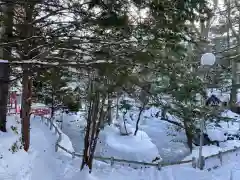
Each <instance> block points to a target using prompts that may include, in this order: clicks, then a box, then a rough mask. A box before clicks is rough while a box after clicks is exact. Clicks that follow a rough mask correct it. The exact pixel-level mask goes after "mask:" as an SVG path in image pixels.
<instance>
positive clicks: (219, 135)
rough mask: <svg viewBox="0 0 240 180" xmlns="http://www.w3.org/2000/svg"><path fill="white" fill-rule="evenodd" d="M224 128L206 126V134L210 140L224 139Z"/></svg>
mask: <svg viewBox="0 0 240 180" xmlns="http://www.w3.org/2000/svg"><path fill="white" fill-rule="evenodd" d="M224 133H225V130H224V129H221V128H214V129H209V128H207V134H208V137H209V139H210V140H211V141H220V142H221V141H225V140H227V136H225V135H224Z"/></svg>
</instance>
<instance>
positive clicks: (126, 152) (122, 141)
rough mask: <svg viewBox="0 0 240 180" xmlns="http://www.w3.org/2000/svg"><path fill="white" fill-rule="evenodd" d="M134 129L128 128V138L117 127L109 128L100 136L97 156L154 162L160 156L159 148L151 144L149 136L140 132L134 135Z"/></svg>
mask: <svg viewBox="0 0 240 180" xmlns="http://www.w3.org/2000/svg"><path fill="white" fill-rule="evenodd" d="M134 130H135V129H134V128H131V127H129V126H128V130H127V131H128V132H131V134H130V135H128V136H122V135H120V131H119V129H118V128H117V127H114V126H107V127H105V128H104V130H103V131H102V132H101V133H100V135H99V140H98V145H97V148H96V154H97V155H101V156H103V157H115V158H119V159H125V160H134V161H145V162H152V161H153V160H154V159H156V158H157V157H158V158H159V159H161V158H160V155H159V153H158V149H157V147H156V146H155V145H154V144H153V143H152V142H151V139H150V138H149V137H148V135H147V134H146V133H145V132H143V131H139V132H138V133H137V135H136V136H134V135H133V132H134Z"/></svg>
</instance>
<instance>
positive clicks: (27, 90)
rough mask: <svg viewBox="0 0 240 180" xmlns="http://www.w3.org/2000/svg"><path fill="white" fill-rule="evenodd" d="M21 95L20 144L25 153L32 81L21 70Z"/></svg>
mask: <svg viewBox="0 0 240 180" xmlns="http://www.w3.org/2000/svg"><path fill="white" fill-rule="evenodd" d="M23 71H24V72H23V82H22V84H23V88H22V89H23V93H22V112H21V113H22V143H23V147H24V150H25V151H28V149H29V144H30V112H31V97H32V80H31V77H30V76H29V75H28V72H27V71H28V70H27V69H24V70H23Z"/></svg>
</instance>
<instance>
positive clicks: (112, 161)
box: [111, 157, 114, 166]
mask: <svg viewBox="0 0 240 180" xmlns="http://www.w3.org/2000/svg"><path fill="white" fill-rule="evenodd" d="M113 164H114V157H111V166H113Z"/></svg>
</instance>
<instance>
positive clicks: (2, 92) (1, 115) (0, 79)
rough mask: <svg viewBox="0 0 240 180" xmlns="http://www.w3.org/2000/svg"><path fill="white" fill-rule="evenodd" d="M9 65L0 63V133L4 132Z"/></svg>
mask: <svg viewBox="0 0 240 180" xmlns="http://www.w3.org/2000/svg"><path fill="white" fill-rule="evenodd" d="M9 69H10V67H9V64H8V63H0V131H2V132H6V131H7V129H6V116H7V102H8V80H9Z"/></svg>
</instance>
